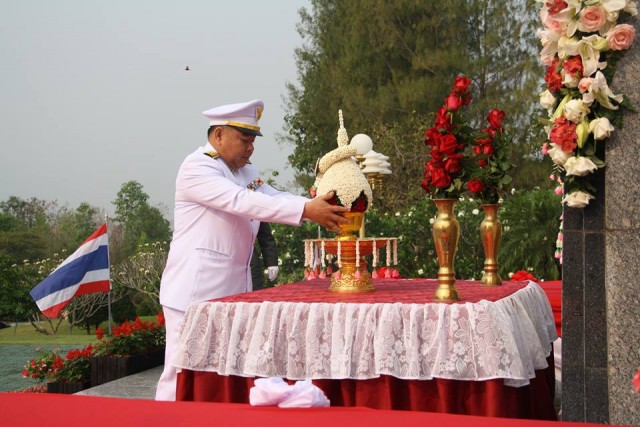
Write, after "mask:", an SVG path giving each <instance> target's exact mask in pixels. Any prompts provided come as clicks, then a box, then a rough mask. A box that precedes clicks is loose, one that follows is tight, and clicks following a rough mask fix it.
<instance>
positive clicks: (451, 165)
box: [444, 154, 462, 174]
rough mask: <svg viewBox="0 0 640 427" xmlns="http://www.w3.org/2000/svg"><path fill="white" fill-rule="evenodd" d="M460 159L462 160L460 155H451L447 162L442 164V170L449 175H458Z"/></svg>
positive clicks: (460, 167) (460, 168)
mask: <svg viewBox="0 0 640 427" xmlns="http://www.w3.org/2000/svg"><path fill="white" fill-rule="evenodd" d="M460 159H462V154H452V155H450V156H448V158H447V160H446V161H445V162H444V169H445V170H446V171H447V172H449V173H453V174H456V173H459V172H460V171H461V170H462V164H461V163H460Z"/></svg>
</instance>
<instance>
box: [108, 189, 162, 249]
mask: <svg viewBox="0 0 640 427" xmlns="http://www.w3.org/2000/svg"><path fill="white" fill-rule="evenodd" d="M148 200H149V195H147V193H145V192H144V189H143V187H142V184H140V183H138V182H136V181H128V182H125V183H124V184H122V187H121V188H120V191H118V194H117V196H116V199H115V200H114V201H113V204H114V206H115V208H116V209H115V214H116V215H115V218H114V220H115V221H116V222H118V223H119V224H120V225H121V226H122V246H123V253H122V254H121V255H122V256H123V258H126V257H128V256H129V255H132V254H133V253H135V252H136V249H137V248H138V246H139V245H142V244H145V243H153V242H158V241H168V240H169V239H170V237H171V228H170V227H169V221H167V220H166V219H165V218H164V217H163V215H162V212H161V211H160V209H159V208H157V207H154V206H150V205H149V203H148ZM123 258H119V259H118V261H119V260H121V259H123Z"/></svg>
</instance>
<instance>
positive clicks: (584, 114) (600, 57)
mask: <svg viewBox="0 0 640 427" xmlns="http://www.w3.org/2000/svg"><path fill="white" fill-rule="evenodd" d="M637 13H638V11H637V6H636V4H635V2H633V1H629V0H589V1H584V0H582V1H578V0H567V1H565V0H553V1H547V2H542V7H541V10H540V18H541V21H542V25H543V26H544V28H543V29H540V30H539V31H538V36H539V38H540V40H541V43H542V46H543V48H542V51H541V54H540V56H541V59H542V63H543V64H544V65H545V66H546V67H547V70H546V73H545V82H546V86H547V87H546V89H545V90H544V91H543V92H542V93H541V94H540V103H541V105H542V106H543V107H544V108H545V109H546V110H547V112H548V119H546V124H547V125H546V127H545V129H546V131H547V136H548V142H546V143H545V144H544V145H543V147H542V152H543V153H544V154H545V155H549V156H550V157H551V160H552V161H553V163H554V172H553V173H554V175H555V176H556V177H557V179H558V182H560V183H561V184H562V183H563V184H564V198H563V199H562V200H563V203H566V205H567V206H570V207H575V208H584V207H585V206H587V205H588V204H589V201H590V200H592V199H593V198H594V194H595V192H596V188H595V186H594V184H593V183H592V182H591V176H592V174H593V173H594V172H595V171H596V170H598V169H600V168H602V167H604V166H605V163H604V161H603V160H602V159H601V157H602V155H601V154H600V152H601V151H602V150H601V144H602V143H603V142H604V141H605V140H606V139H607V138H609V137H610V135H611V133H612V132H613V131H614V130H615V128H616V127H620V126H621V125H622V110H623V109H624V108H627V109H632V108H631V106H630V105H629V104H628V102H627V101H626V100H625V98H624V96H623V95H622V94H615V93H614V92H613V91H612V90H611V88H610V87H609V82H611V80H612V78H613V75H614V73H615V68H616V64H617V62H618V61H619V60H620V59H621V58H622V56H623V54H624V51H626V50H628V49H629V48H630V47H631V46H632V45H633V42H634V39H635V33H636V31H635V28H634V27H633V26H631V25H629V24H627V23H624V22H625V21H627V20H628V19H629V18H630V17H633V16H636V15H637Z"/></svg>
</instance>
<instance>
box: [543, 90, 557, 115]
mask: <svg viewBox="0 0 640 427" xmlns="http://www.w3.org/2000/svg"><path fill="white" fill-rule="evenodd" d="M539 96H540V105H542V107H543V108H545V109H547V110H551V109H552V108H553V107H554V106H555V105H556V102H557V99H556V97H555V96H553V94H552V93H551V92H549V89H546V90H545V91H544V92H542V93H541V94H540V95H539Z"/></svg>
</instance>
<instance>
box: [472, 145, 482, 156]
mask: <svg viewBox="0 0 640 427" xmlns="http://www.w3.org/2000/svg"><path fill="white" fill-rule="evenodd" d="M473 152H474V153H475V155H476V156H479V155H480V154H482V145H476V146H475V147H473Z"/></svg>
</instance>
